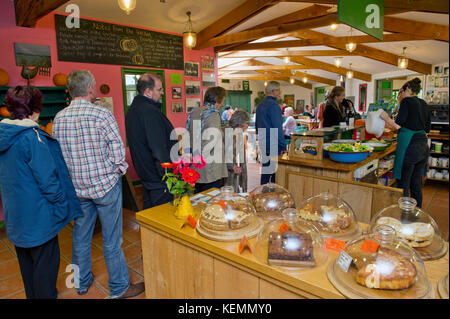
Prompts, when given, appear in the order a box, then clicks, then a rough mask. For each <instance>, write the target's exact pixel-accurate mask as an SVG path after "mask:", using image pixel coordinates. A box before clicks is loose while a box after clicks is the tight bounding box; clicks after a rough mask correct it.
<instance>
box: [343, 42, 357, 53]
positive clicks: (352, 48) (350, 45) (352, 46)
mask: <svg viewBox="0 0 450 319" xmlns="http://www.w3.org/2000/svg"><path fill="white" fill-rule="evenodd" d="M345 48H346V49H347V51H348V52H353V51H355V49H356V43H353V42H350V43H347V44H346V45H345Z"/></svg>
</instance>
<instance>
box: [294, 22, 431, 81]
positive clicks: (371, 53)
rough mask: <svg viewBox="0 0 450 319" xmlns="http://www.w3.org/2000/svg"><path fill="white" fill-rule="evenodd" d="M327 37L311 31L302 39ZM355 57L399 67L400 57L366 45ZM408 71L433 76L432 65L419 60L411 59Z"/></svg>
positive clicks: (360, 47)
mask: <svg viewBox="0 0 450 319" xmlns="http://www.w3.org/2000/svg"><path fill="white" fill-rule="evenodd" d="M324 36H327V35H326V34H324V33H321V32H317V31H313V30H309V31H308V32H304V33H302V38H304V37H307V38H308V39H322V38H323V37H324ZM332 43H333V41H330V44H329V46H331V47H332V48H335V49H338V50H345V44H340V43H339V44H332ZM352 53H354V54H355V55H358V56H363V57H366V58H369V59H372V60H376V61H380V62H383V63H387V64H390V65H395V66H397V64H398V58H399V56H398V55H396V54H393V53H390V52H386V51H382V50H379V49H376V48H372V47H369V46H366V45H361V44H359V45H358V46H357V47H356V49H355V50H354V51H353V52H352ZM408 70H412V71H415V72H419V73H422V74H431V64H427V63H423V62H420V61H417V60H413V59H409V63H408Z"/></svg>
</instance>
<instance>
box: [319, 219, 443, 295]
mask: <svg viewBox="0 0 450 319" xmlns="http://www.w3.org/2000/svg"><path fill="white" fill-rule="evenodd" d="M327 275H328V279H329V280H330V282H331V283H332V284H333V285H334V286H335V287H336V289H338V290H339V291H340V292H341V293H342V294H343V295H344V296H346V297H348V298H352V299H365V298H367V299H427V298H434V296H435V294H434V288H433V286H432V284H431V283H430V281H429V280H428V278H427V275H426V271H425V266H424V264H423V261H422V259H421V258H420V256H419V255H418V254H417V253H416V252H415V251H414V250H413V249H412V248H411V247H410V246H408V245H407V244H406V243H405V242H403V241H401V240H398V238H397V236H396V234H395V230H394V228H392V227H391V226H387V225H377V226H376V227H375V228H374V229H373V232H372V233H370V234H366V235H364V236H361V237H359V238H357V239H354V240H352V241H350V242H348V243H347V245H346V246H345V247H344V250H343V251H342V252H341V254H340V255H339V258H338V259H336V260H335V261H334V262H332V263H330V265H329V266H328V269H327Z"/></svg>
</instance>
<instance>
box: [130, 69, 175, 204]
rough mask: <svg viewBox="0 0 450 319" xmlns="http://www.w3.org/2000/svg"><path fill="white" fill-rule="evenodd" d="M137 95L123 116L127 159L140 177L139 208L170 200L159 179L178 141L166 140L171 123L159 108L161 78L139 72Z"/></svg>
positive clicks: (170, 197)
mask: <svg viewBox="0 0 450 319" xmlns="http://www.w3.org/2000/svg"><path fill="white" fill-rule="evenodd" d="M137 91H138V93H139V94H138V95H137V96H136V97H135V98H134V100H133V103H131V106H130V109H129V110H128V113H127V114H126V117H125V127H126V133H127V140H128V145H129V147H130V153H131V159H132V160H133V165H134V168H135V169H136V172H137V174H138V175H139V178H140V179H141V180H142V197H143V200H144V207H143V209H147V208H150V207H154V206H158V205H162V204H165V203H168V202H170V201H171V200H172V199H173V196H172V195H171V194H170V193H169V191H168V189H167V186H166V184H165V183H164V182H163V181H162V177H163V176H164V168H162V167H161V163H165V162H170V161H171V160H170V150H171V148H172V146H173V145H175V144H176V143H177V142H178V141H172V140H170V133H171V132H172V130H173V129H174V128H173V125H172V123H170V121H169V119H168V118H167V117H166V116H165V115H164V114H163V113H162V111H161V107H162V104H161V96H162V94H163V87H162V81H161V79H160V78H159V77H158V76H157V75H155V74H151V73H146V74H143V75H142V76H141V77H140V79H139V81H138V83H137Z"/></svg>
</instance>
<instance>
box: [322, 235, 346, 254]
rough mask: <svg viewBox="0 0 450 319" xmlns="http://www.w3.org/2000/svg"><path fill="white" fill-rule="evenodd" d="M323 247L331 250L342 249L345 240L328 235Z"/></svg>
mask: <svg viewBox="0 0 450 319" xmlns="http://www.w3.org/2000/svg"><path fill="white" fill-rule="evenodd" d="M325 247H326V248H327V249H331V250H336V251H342V250H343V249H344V247H345V241H343V240H338V239H334V238H329V237H328V238H327V240H326V241H325Z"/></svg>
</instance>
